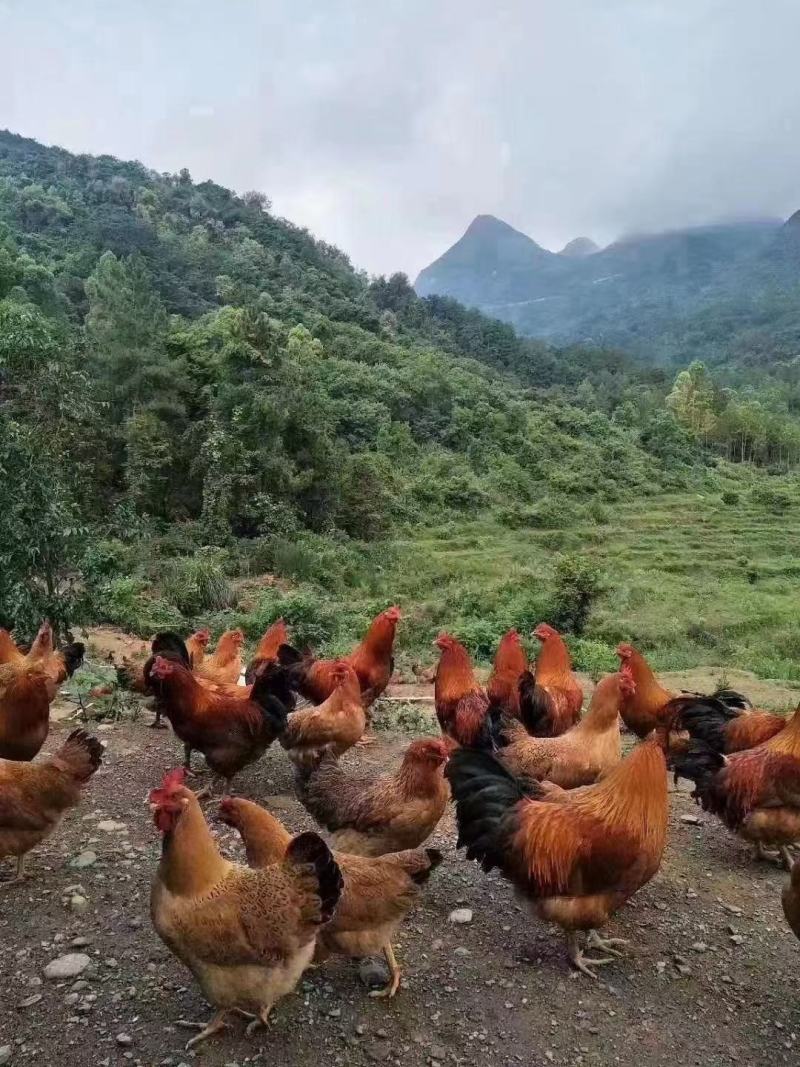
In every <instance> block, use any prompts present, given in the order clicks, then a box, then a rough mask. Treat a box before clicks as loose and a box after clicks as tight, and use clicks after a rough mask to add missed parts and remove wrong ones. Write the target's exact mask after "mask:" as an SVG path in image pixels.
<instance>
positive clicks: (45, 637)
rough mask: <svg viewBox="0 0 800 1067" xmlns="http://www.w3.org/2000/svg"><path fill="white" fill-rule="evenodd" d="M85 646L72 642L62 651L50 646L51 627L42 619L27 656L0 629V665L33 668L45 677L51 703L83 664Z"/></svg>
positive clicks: (51, 637) (23, 668)
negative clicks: (62, 685) (63, 684)
mask: <svg viewBox="0 0 800 1067" xmlns="http://www.w3.org/2000/svg"><path fill="white" fill-rule="evenodd" d="M85 651H86V648H85V646H84V645H83V644H82V643H81V642H80V641H72V642H70V643H69V644H67V645H64V647H63V648H61V649H56V648H54V646H53V628H52V626H51V625H50V623H49V622H48V621H47V620H46V619H45V621H44V622H43V623H42V625H41V626H40V627H39V631H38V633H37V634H36V637H35V638H34V640H33V643H32V645H31V647H30V649H29V650H28V652H27V653H23V652H21V651H20V650H19V649H18V648H17V646H16V645H15V644H14V642H13V641H12V640H11V635H10V634H9V633H8V631H7V630H0V665H2V664H7V665H8V666H9V668H12V669H19V670H28V669H29V668H32V667H35V668H36V670H38V671H41V672H42V674H44V676H45V677H46V678H47V692H48V698H49V700H51V701H52V700H53V699H54V697H55V695H56V693H57V692H58V689H59V686H60V685H61V684H62V683H63V682H65V681H66V680H67V678H71V677H72V675H73V674H74V673H75V671H76V670H77V669H78V667H80V665H81V663H83V656H84V653H85Z"/></svg>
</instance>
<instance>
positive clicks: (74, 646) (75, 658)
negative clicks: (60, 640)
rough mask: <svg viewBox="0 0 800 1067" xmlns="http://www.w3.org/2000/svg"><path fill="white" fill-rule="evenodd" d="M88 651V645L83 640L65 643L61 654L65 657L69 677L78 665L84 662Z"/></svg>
mask: <svg viewBox="0 0 800 1067" xmlns="http://www.w3.org/2000/svg"><path fill="white" fill-rule="evenodd" d="M85 653H86V645H84V644H83V642H82V641H72V642H70V644H68V645H64V647H63V648H62V649H61V655H62V656H63V657H64V664H65V666H66V668H67V677H68V678H71V677H72V676H73V674H74V673H75V671H77V669H78V667H80V665H81V664H82V663H83V657H84V655H85Z"/></svg>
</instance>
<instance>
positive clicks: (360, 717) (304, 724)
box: [281, 660, 366, 770]
mask: <svg viewBox="0 0 800 1067" xmlns="http://www.w3.org/2000/svg"><path fill="white" fill-rule="evenodd" d="M332 677H333V679H334V680H335V681H336V683H337V685H336V688H335V689H334V691H333V692H332V693H331V695H330V696H329V697H328V699H327V700H326V701H324V702H323V703H322V704H319V705H318V706H317V707H315V708H301V709H300V710H299V711H296V712H295V713H294V714H293V715H292V717H291V719H290V720H289V722H288V724H287V726H286V729H285V730H284V732H283V734H282V735H281V744H282V745H283V747H284V748H285V749H286V751H287V752H288V753H289V758H290V759H291V761H292V763H294V765H295V766H296V767H297V768H298V769H301V770H308V769H310V768H312V767H315V766H317V764H318V763H319V761H320V760H321V759H322V757H323V756H324V755H325V754H326V753H330V754H331V755H333V756H341V755H342V753H343V752H346V751H347V750H348V748H352V746H353V745H355V744H356V742H357V741H358V740H359V738H360V737H361V735H362V734H363V733H364V727H365V725H366V715H365V713H364V705H363V704H362V703H361V689H360V687H359V684H358V676H357V675H356V672H355V671H354V670H353V668H352V667H351V666H349V664H347V663H346V662H345V661H344V660H343V661H342V662H340V663H339V664H337V666H336V667H335V669H334V672H333V675H332Z"/></svg>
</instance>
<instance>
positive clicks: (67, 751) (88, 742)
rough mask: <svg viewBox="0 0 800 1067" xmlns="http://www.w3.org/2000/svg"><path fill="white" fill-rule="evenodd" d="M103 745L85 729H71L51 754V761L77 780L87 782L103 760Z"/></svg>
mask: <svg viewBox="0 0 800 1067" xmlns="http://www.w3.org/2000/svg"><path fill="white" fill-rule="evenodd" d="M103 752H104V748H103V745H102V744H101V743H100V742H99V741H98V740H97V738H96V737H92V735H91V734H88V733H87V732H86V731H85V730H80V729H79V730H73V731H72V733H71V734H70V735H69V736H68V737H67V739H66V741H65V742H64V744H63V745H62V746H61V748H59V749H58V751H57V752H56V754H55V755H54V756H53V763H54V764H56V765H57V766H59V767H61V768H62V769H63V770H65V771H68V772H69V773H70V774H71V775H72V776H73V777H74V778H75V779H76V781H78V782H88V780H89V779H90V778H91V777H92V775H93V774H94V772H95V771H96V770H97V768H98V767H99V766H100V764H101V762H102V760H103Z"/></svg>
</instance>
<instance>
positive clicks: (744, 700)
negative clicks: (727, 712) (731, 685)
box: [711, 689, 753, 711]
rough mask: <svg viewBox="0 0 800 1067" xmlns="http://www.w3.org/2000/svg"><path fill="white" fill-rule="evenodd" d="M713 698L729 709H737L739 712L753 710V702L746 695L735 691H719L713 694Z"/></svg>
mask: <svg viewBox="0 0 800 1067" xmlns="http://www.w3.org/2000/svg"><path fill="white" fill-rule="evenodd" d="M711 698H712V699H713V700H721V701H722V703H723V704H724V705H725V706H726V707H728V708H735V709H737V710H739V711H752V710H753V702H752V701H751V700H749V699H748V697H746V696H745V695H744V693H737V692H736V690H735V689H717V691H716V692H715V693H712V694H711Z"/></svg>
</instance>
